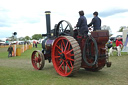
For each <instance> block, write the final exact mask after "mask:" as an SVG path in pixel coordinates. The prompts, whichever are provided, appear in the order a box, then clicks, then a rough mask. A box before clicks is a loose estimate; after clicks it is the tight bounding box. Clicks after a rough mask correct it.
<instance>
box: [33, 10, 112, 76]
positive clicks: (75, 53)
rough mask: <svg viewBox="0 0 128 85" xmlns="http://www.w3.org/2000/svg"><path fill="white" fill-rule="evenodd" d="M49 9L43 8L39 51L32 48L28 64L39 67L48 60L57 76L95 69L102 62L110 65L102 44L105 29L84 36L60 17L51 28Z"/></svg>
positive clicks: (106, 36) (38, 68)
mask: <svg viewBox="0 0 128 85" xmlns="http://www.w3.org/2000/svg"><path fill="white" fill-rule="evenodd" d="M50 13H51V12H50V11H46V12H45V14H46V26H47V34H42V36H46V38H45V39H44V40H43V41H42V48H43V50H42V51H39V50H36V51H33V53H32V56H31V61H32V65H33V67H34V68H35V69H37V70H41V69H42V68H43V67H44V65H45V60H48V61H49V63H50V62H52V63H53V66H54V68H55V70H56V72H57V73H58V74H59V75H61V76H72V75H73V74H75V73H76V72H77V71H79V69H80V68H84V69H85V70H88V71H99V70H101V69H102V68H103V67H104V66H105V65H106V66H107V67H110V66H111V62H109V57H108V50H107V48H106V46H105V44H106V43H107V41H108V39H109V32H108V31H107V30H99V31H93V32H90V33H89V34H88V35H80V34H79V29H73V28H72V25H71V24H70V23H69V22H68V21H66V20H62V21H60V22H59V23H58V24H56V25H55V26H54V29H53V30H51V25H50Z"/></svg>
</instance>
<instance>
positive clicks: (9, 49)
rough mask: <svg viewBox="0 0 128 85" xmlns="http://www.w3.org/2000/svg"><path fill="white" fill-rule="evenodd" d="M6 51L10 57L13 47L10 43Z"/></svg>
mask: <svg viewBox="0 0 128 85" xmlns="http://www.w3.org/2000/svg"><path fill="white" fill-rule="evenodd" d="M7 51H8V57H12V51H13V47H12V46H11V45H10V46H9V47H8V50H7Z"/></svg>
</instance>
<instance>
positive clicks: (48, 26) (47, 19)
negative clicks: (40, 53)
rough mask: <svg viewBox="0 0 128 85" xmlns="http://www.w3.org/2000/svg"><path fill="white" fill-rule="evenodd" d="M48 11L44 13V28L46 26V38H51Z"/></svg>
mask: <svg viewBox="0 0 128 85" xmlns="http://www.w3.org/2000/svg"><path fill="white" fill-rule="evenodd" d="M50 13H51V12H50V11H45V15H46V26H47V37H51V33H50V30H51V23H50Z"/></svg>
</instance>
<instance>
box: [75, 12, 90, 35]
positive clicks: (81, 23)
mask: <svg viewBox="0 0 128 85" xmlns="http://www.w3.org/2000/svg"><path fill="white" fill-rule="evenodd" d="M79 15H80V18H79V19H78V22H77V24H76V26H75V27H79V32H80V34H81V35H84V34H88V26H87V20H86V17H85V16H84V11H79Z"/></svg>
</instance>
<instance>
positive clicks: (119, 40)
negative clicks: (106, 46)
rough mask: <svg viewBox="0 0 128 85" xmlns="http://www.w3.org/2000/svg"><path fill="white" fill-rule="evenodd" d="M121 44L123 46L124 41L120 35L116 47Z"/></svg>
mask: <svg viewBox="0 0 128 85" xmlns="http://www.w3.org/2000/svg"><path fill="white" fill-rule="evenodd" d="M119 45H121V47H122V46H123V43H122V41H121V39H120V37H118V38H117V40H116V47H117V46H119Z"/></svg>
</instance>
